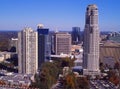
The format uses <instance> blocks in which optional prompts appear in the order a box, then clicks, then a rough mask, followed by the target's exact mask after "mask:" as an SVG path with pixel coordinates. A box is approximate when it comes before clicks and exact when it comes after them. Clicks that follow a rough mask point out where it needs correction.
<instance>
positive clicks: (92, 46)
mask: <svg viewBox="0 0 120 89" xmlns="http://www.w3.org/2000/svg"><path fill="white" fill-rule="evenodd" d="M83 68H84V72H83V73H84V74H87V75H92V74H95V75H96V74H98V73H99V26H98V8H97V6H96V5H95V4H92V5H88V7H87V9H86V21H85V29H84V52H83Z"/></svg>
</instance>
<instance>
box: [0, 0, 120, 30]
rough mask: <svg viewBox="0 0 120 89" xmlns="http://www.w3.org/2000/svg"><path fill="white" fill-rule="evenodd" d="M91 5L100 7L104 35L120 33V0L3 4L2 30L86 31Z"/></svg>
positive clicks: (0, 12) (5, 0) (9, 1)
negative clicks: (76, 29) (85, 24)
mask: <svg viewBox="0 0 120 89" xmlns="http://www.w3.org/2000/svg"><path fill="white" fill-rule="evenodd" d="M89 4H96V5H97V6H98V9H99V26H100V30H101V31H120V10H119V8H120V5H119V4H120V0H0V30H22V29H23V28H24V27H32V28H33V29H34V30H36V28H37V24H39V23H42V24H44V26H45V27H47V28H50V30H56V29H58V30H69V31H71V29H72V27H73V26H79V27H81V30H83V29H84V23H85V11H86V7H87V6H88V5H89Z"/></svg>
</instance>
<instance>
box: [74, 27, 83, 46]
mask: <svg viewBox="0 0 120 89" xmlns="http://www.w3.org/2000/svg"><path fill="white" fill-rule="evenodd" d="M81 37H82V36H81V32H80V27H72V44H80V43H81V40H82V38H81Z"/></svg>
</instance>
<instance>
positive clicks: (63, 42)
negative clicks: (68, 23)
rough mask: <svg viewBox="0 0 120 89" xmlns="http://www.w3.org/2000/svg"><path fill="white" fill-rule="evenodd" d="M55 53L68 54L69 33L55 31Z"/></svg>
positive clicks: (69, 49)
mask: <svg viewBox="0 0 120 89" xmlns="http://www.w3.org/2000/svg"><path fill="white" fill-rule="evenodd" d="M54 43H55V45H54V46H55V54H56V55H60V54H61V53H63V54H70V51H71V35H70V34H69V33H65V32H57V33H55V41H54Z"/></svg>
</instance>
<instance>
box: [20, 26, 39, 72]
mask: <svg viewBox="0 0 120 89" xmlns="http://www.w3.org/2000/svg"><path fill="white" fill-rule="evenodd" d="M37 37H38V36H37V32H35V31H33V30H32V29H31V28H25V29H24V30H22V31H21V32H19V33H18V48H19V50H18V66H19V68H18V72H19V73H26V74H35V73H36V72H37V69H38V40H37Z"/></svg>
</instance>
